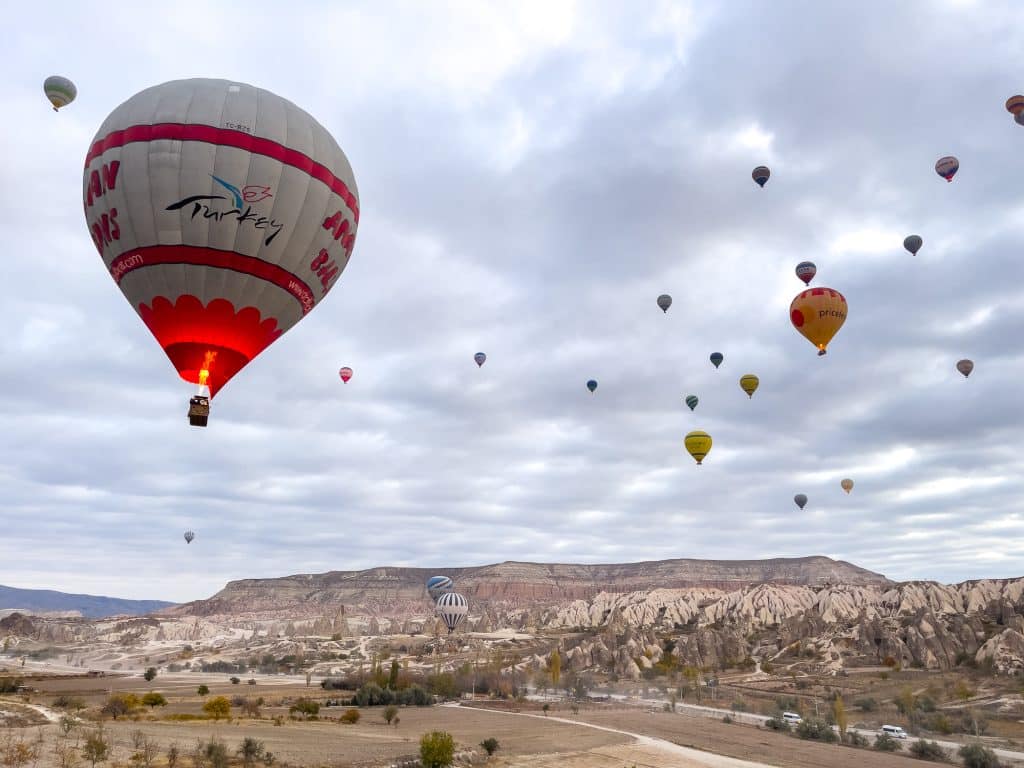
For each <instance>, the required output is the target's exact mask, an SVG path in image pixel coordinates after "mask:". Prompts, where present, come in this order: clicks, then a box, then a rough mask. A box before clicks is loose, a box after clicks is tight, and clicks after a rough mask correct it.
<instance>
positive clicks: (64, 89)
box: [43, 75, 78, 112]
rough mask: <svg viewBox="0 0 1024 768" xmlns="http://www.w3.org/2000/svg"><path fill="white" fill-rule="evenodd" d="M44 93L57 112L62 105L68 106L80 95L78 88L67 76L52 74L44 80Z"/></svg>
mask: <svg viewBox="0 0 1024 768" xmlns="http://www.w3.org/2000/svg"><path fill="white" fill-rule="evenodd" d="M43 93H45V94H46V98H48V99H49V100H50V104H52V105H53V111H54V112H56V111H57V110H58V109H60V108H61V107H66V106H67V105H68V104H70V103H71V102H72V101H74V100H75V96H77V95H78V89H77V88H76V87H75V84H74V83H72V82H71V81H70V80H68V79H67V78H66V77H61V76H60V75H50V76H49V77H48V78H46V80H44V81H43Z"/></svg>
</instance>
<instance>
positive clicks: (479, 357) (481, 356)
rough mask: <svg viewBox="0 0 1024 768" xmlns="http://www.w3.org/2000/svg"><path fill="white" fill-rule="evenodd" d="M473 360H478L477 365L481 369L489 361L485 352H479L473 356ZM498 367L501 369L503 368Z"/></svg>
mask: <svg viewBox="0 0 1024 768" xmlns="http://www.w3.org/2000/svg"><path fill="white" fill-rule="evenodd" d="M473 359H474V360H476V365H477V367H478V368H479V367H480V366H482V365H483V364H484V363H485V362H486V361H487V355H485V354H484V353H483V352H477V353H476V354H475V355H473ZM498 367H499V368H500V367H501V366H498Z"/></svg>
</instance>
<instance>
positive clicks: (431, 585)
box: [427, 576, 455, 603]
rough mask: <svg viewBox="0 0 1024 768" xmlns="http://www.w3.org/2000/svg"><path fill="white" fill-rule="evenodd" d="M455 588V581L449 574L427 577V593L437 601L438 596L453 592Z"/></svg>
mask: <svg viewBox="0 0 1024 768" xmlns="http://www.w3.org/2000/svg"><path fill="white" fill-rule="evenodd" d="M454 589H455V582H453V581H452V580H451V578H450V577H448V576H431V577H430V578H429V579H427V594H429V595H430V599H431V600H433V601H434V602H435V603H436V602H437V598H439V597H440V596H441V595H443V594H444V593H445V592H451V591H453V590H454Z"/></svg>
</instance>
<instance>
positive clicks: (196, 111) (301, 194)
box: [82, 79, 359, 423]
mask: <svg viewBox="0 0 1024 768" xmlns="http://www.w3.org/2000/svg"><path fill="white" fill-rule="evenodd" d="M82 193H83V202H84V208H85V217H86V222H87V224H88V227H89V232H90V234H91V235H92V239H93V242H94V243H95V245H96V248H97V250H98V251H99V253H100V256H101V257H102V259H103V263H104V266H105V267H106V268H107V269H108V270H109V272H110V274H111V276H112V277H113V278H114V281H115V282H116V283H117V285H118V287H119V288H120V289H121V292H122V293H123V294H124V296H125V298H126V299H127V300H128V302H129V303H130V304H131V305H132V307H133V308H134V309H135V311H136V312H138V314H139V316H140V317H141V318H142V320H143V322H144V323H145V324H146V326H147V327H148V328H149V330H150V331H151V332H152V334H153V336H155V337H156V340H157V342H158V343H159V344H160V346H161V347H162V348H163V350H164V352H165V353H166V354H167V356H168V358H170V360H171V363H172V364H173V365H174V368H175V369H176V370H177V372H178V374H179V375H180V376H181V378H183V379H184V380H185V381H190V382H192V383H195V384H199V385H200V386H206V387H208V388H209V393H210V397H211V398H212V397H215V396H216V394H217V393H218V392H219V391H220V389H221V388H222V387H223V386H224V385H225V384H226V383H227V382H228V381H229V380H230V379H231V378H232V377H233V376H234V375H235V374H237V373H238V372H239V371H240V370H241V369H242V368H243V367H245V366H246V365H247V364H248V363H249V362H250V361H251V360H252V359H253V358H254V357H256V356H257V355H258V354H259V353H260V352H262V351H263V350H264V349H266V347H267V346H268V345H270V344H271V343H273V342H274V341H275V340H276V339H278V338H279V337H280V336H281V335H282V334H283V333H284V332H285V331H287V330H288V329H289V328H291V327H292V326H293V325H295V324H296V323H297V322H299V320H301V319H302V318H303V317H305V316H306V315H307V314H308V313H309V312H310V311H311V310H312V309H313V308H314V307H315V306H316V305H317V304H318V303H319V302H320V301H321V300H322V299H323V298H324V296H326V295H327V293H328V292H329V291H330V290H331V288H332V287H333V286H334V283H335V282H336V281H337V279H338V275H340V274H341V272H342V270H344V269H345V266H346V265H347V264H348V260H349V257H350V256H351V254H352V248H353V247H354V245H355V237H356V228H357V226H358V223H359V198H358V192H357V190H356V184H355V178H354V177H353V174H352V168H351V166H350V165H349V162H348V160H347V159H346V157H345V154H344V153H343V152H342V151H341V149H340V148H339V147H338V144H337V142H335V140H334V139H333V138H332V137H331V135H330V134H329V133H328V132H327V130H326V129H324V127H323V126H321V125H320V124H319V123H318V122H317V121H316V120H314V119H313V118H312V117H311V116H310V115H309V114H307V113H306V112H304V111H303V110H301V109H299V107H297V106H295V105H294V104H292V103H291V102H290V101H287V100H286V99H283V98H281V97H280V96H276V95H275V94H273V93H270V92H269V91H265V90H262V89H260V88H256V87H253V86H251V85H246V84H244V83H237V82H232V81H229V80H208V79H193V80H175V81H172V82H168V83H163V84H162V85H157V86H154V87H152V88H147V89H146V90H144V91H141V92H140V93H137V94H136V95H134V96H132V97H131V98H130V99H128V100H127V101H126V102H124V103H123V104H121V105H120V106H119V107H117V108H116V109H115V110H114V111H113V112H112V113H111V114H110V116H109V117H107V119H106V120H105V121H104V122H103V125H102V126H101V127H100V129H99V132H98V133H97V134H96V137H95V138H94V139H93V141H92V143H91V145H90V146H89V151H88V154H87V155H86V158H85V174H84V176H83V185H82ZM193 400H195V399H193ZM193 423H195V422H193ZM204 423H205V422H204Z"/></svg>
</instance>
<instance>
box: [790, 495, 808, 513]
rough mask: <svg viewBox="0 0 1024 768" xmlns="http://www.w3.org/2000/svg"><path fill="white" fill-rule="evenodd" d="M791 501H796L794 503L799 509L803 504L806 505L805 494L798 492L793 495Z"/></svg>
mask: <svg viewBox="0 0 1024 768" xmlns="http://www.w3.org/2000/svg"><path fill="white" fill-rule="evenodd" d="M793 501H795V502H796V505H797V506H798V507H800V509H803V508H804V507H805V506H807V494H804V493H798V494H797V495H796V496H794V497H793Z"/></svg>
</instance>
